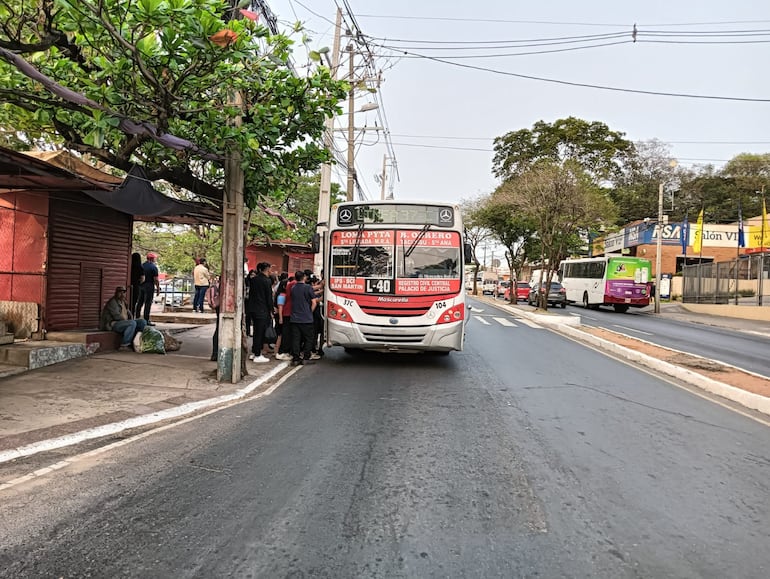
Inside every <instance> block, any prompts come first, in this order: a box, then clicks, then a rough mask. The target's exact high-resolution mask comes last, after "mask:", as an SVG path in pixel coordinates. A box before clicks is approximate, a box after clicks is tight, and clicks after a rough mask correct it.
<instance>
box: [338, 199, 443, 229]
mask: <svg viewBox="0 0 770 579" xmlns="http://www.w3.org/2000/svg"><path fill="white" fill-rule="evenodd" d="M369 223H372V224H374V223H377V224H391V225H393V224H399V225H400V224H404V225H434V226H436V227H453V226H454V224H455V214H454V209H453V208H452V207H447V206H443V207H440V206H437V205H407V204H393V205H389V204H386V203H383V204H379V203H378V204H373V205H367V204H361V205H344V206H342V207H340V209H339V211H337V225H338V226H340V227H345V226H354V225H362V224H369Z"/></svg>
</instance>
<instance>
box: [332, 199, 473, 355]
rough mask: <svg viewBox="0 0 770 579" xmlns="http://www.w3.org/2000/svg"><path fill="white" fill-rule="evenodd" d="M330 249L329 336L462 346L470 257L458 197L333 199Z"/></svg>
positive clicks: (361, 342) (389, 345)
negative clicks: (438, 199) (466, 271)
mask: <svg viewBox="0 0 770 579" xmlns="http://www.w3.org/2000/svg"><path fill="white" fill-rule="evenodd" d="M324 246H325V248H326V251H325V256H324V271H325V278H326V284H325V290H324V304H325V316H326V328H325V329H326V331H325V335H326V342H327V344H328V345H330V346H342V347H344V348H345V349H346V350H347V351H351V350H376V351H382V352H440V353H446V354H448V353H449V352H451V351H452V350H458V351H459V350H462V349H463V339H464V329H465V322H466V320H467V312H466V304H465V289H464V287H463V272H464V267H463V266H464V262H465V260H466V258H467V257H468V255H469V250H470V248H469V247H466V245H465V244H464V243H463V226H462V218H461V216H460V208H459V207H458V206H457V205H452V204H442V203H430V202H425V203H421V202H411V201H367V202H344V203H338V204H336V205H334V206H332V209H331V214H330V218H329V231H328V237H327V239H326V243H325V244H324Z"/></svg>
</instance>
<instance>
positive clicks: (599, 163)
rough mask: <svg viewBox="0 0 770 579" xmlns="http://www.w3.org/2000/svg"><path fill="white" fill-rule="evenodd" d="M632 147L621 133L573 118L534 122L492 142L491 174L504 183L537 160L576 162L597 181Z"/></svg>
mask: <svg viewBox="0 0 770 579" xmlns="http://www.w3.org/2000/svg"><path fill="white" fill-rule="evenodd" d="M633 149H634V145H633V143H632V142H631V141H629V140H627V139H626V138H625V136H624V134H623V133H621V132H618V131H612V130H610V128H609V127H608V126H607V125H606V124H604V123H602V122H598V121H592V122H591V121H585V120H583V119H577V118H575V117H568V118H566V119H558V120H556V121H554V122H553V123H547V122H545V121H538V122H536V123H535V124H534V125H533V126H532V128H531V129H519V130H518V131H511V132H509V133H506V134H505V135H503V136H502V137H497V138H496V139H495V142H494V151H495V155H494V158H493V160H492V172H493V173H494V174H495V176H497V177H499V178H501V179H503V180H505V179H508V178H510V177H515V176H517V175H521V174H522V173H524V172H525V171H527V170H528V169H530V168H531V167H532V166H533V165H535V164H536V163H538V162H540V161H550V162H553V163H559V164H563V163H565V162H574V163H577V164H578V165H579V166H580V168H581V170H583V171H585V172H586V173H588V174H589V175H591V176H592V177H593V178H594V179H595V180H597V181H603V180H607V179H611V178H612V177H613V176H614V175H616V174H617V173H618V172H619V171H620V167H621V164H622V162H623V160H624V159H625V157H626V156H627V155H628V154H629V153H631V152H632V151H633Z"/></svg>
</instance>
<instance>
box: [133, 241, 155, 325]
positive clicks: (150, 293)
mask: <svg viewBox="0 0 770 579" xmlns="http://www.w3.org/2000/svg"><path fill="white" fill-rule="evenodd" d="M156 259H158V256H157V255H155V254H154V253H152V252H149V253H148V254H147V261H145V262H144V263H143V264H142V269H143V270H144V282H142V302H141V303H139V304H137V306H136V307H137V316H136V317H137V318H138V317H139V315H138V314H139V308H141V307H142V306H144V313H143V315H142V317H143V318H144V319H145V320H146V321H147V325H148V326H154V325H155V323H154V322H151V321H150V309H151V308H152V298H153V297H155V294H156V293H157V294H160V280H159V279H158V277H159V275H160V272H159V271H158V266H157V265H156V263H155V260H156Z"/></svg>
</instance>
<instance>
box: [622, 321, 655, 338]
mask: <svg viewBox="0 0 770 579" xmlns="http://www.w3.org/2000/svg"><path fill="white" fill-rule="evenodd" d="M613 327H615V328H620V329H621V330H628V331H629V332H636V333H637V334H644V335H645V336H654V335H655V334H652V333H650V332H643V331H642V330H637V329H635V328H629V327H627V326H620V325H618V324H613Z"/></svg>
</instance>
